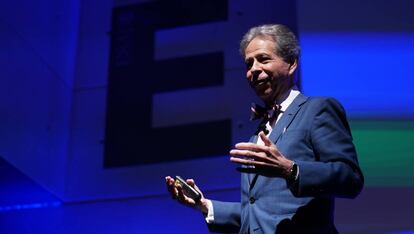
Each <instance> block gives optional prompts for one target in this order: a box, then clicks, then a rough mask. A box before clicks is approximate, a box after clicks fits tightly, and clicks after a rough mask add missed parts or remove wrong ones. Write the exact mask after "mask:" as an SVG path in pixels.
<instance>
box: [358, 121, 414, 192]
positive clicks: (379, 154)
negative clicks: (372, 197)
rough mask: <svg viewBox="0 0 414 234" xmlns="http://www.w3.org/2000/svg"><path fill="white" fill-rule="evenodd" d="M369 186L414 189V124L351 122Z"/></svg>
mask: <svg viewBox="0 0 414 234" xmlns="http://www.w3.org/2000/svg"><path fill="white" fill-rule="evenodd" d="M350 125H351V128H352V135H353V137H354V143H355V146H356V148H357V152H358V159H359V162H360V165H361V168H362V170H363V172H364V175H365V185H366V186H414V121H408V120H401V121H398V120H351V121H350Z"/></svg>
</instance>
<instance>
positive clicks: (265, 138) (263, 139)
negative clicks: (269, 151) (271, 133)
mask: <svg viewBox="0 0 414 234" xmlns="http://www.w3.org/2000/svg"><path fill="white" fill-rule="evenodd" d="M259 137H260V139H262V141H263V143H264V144H265V146H271V145H272V144H273V142H272V141H271V140H270V139H269V137H267V136H266V135H265V134H264V132H260V133H259Z"/></svg>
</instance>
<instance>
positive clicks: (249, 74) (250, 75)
mask: <svg viewBox="0 0 414 234" xmlns="http://www.w3.org/2000/svg"><path fill="white" fill-rule="evenodd" d="M246 79H247V80H248V81H250V80H251V79H252V73H251V72H250V71H247V72H246Z"/></svg>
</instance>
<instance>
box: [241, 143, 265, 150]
mask: <svg viewBox="0 0 414 234" xmlns="http://www.w3.org/2000/svg"><path fill="white" fill-rule="evenodd" d="M234 147H235V148H236V149H239V150H251V151H267V150H269V147H268V146H265V145H258V144H255V143H251V142H242V143H237V144H236V145H235V146H234Z"/></svg>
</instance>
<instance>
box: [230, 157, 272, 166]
mask: <svg viewBox="0 0 414 234" xmlns="http://www.w3.org/2000/svg"><path fill="white" fill-rule="evenodd" d="M230 161H231V162H234V163H238V164H243V165H246V166H255V167H259V168H260V167H268V168H270V167H276V166H275V164H273V163H271V162H263V161H256V160H250V159H243V158H236V157H230Z"/></svg>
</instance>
